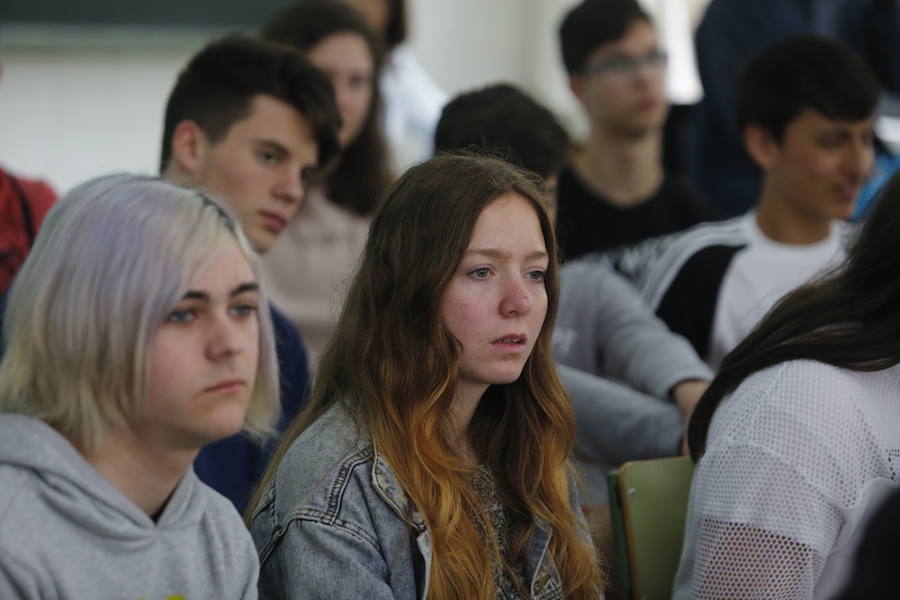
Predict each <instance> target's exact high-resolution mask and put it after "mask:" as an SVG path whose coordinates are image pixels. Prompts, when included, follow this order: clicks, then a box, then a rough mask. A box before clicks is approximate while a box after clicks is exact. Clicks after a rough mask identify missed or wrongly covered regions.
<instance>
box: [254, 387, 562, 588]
mask: <svg viewBox="0 0 900 600" xmlns="http://www.w3.org/2000/svg"><path fill="white" fill-rule="evenodd" d="M573 500H574V498H573ZM250 532H251V534H252V535H253V539H254V541H255V542H256V547H257V550H258V551H259V558H260V563H261V572H260V581H259V591H260V599H261V600H268V599H272V598H279V599H281V598H284V599H299V598H304V599H306V598H310V599H313V598H315V599H319V598H321V599H323V600H324V599H328V600H338V599H343V598H346V599H348V600H349V599H351V598H352V599H357V598H367V599H372V600H380V599H398V600H407V599H409V600H413V599H422V598H425V597H426V596H427V595H428V580H429V573H430V568H431V534H430V533H429V531H428V529H427V528H426V526H425V522H424V519H423V517H422V515H421V513H420V512H419V511H418V510H417V509H416V507H415V506H414V505H413V504H412V502H411V501H410V499H409V498H408V497H407V496H406V494H405V493H404V492H403V490H402V489H401V488H400V484H399V482H398V481H397V477H396V475H395V474H394V472H393V471H392V470H391V467H390V466H389V465H388V464H387V462H386V461H385V460H384V458H383V457H382V456H381V455H379V454H378V452H377V450H376V449H375V448H374V446H373V444H372V441H371V438H370V436H369V434H368V432H367V431H366V430H365V428H360V427H357V425H356V423H355V421H354V419H353V418H352V417H351V416H350V414H349V413H348V412H347V411H346V409H344V408H343V407H342V406H341V405H340V404H336V405H335V406H334V407H332V408H331V409H329V410H328V411H327V412H326V413H325V414H323V415H322V416H321V417H320V418H319V419H317V420H316V421H315V422H314V423H313V424H312V425H311V426H310V427H309V428H308V429H307V430H306V431H304V432H303V434H302V435H301V436H300V437H298V438H297V439H296V440H295V441H294V443H293V444H292V446H291V448H290V449H289V450H288V452H287V453H286V454H285V455H284V458H283V459H282V461H281V464H280V465H279V467H278V470H277V472H276V474H275V477H274V478H273V480H272V481H271V482H270V483H269V485H268V487H267V488H266V490H265V492H264V494H263V496H262V498H261V500H260V503H259V505H258V506H257V507H256V509H255V510H254V513H253V519H252V522H251V524H250ZM550 535H551V531H550V529H549V527H548V526H547V524H546V523H543V522H539V523H538V524H537V527H536V528H535V533H534V535H533V537H532V539H531V540H530V542H529V543H528V546H527V551H526V555H525V574H526V578H527V579H526V583H527V584H528V586H529V589H530V592H531V598H532V599H534V600H553V599H558V598H563V597H564V596H563V589H562V584H561V581H560V578H559V574H558V572H557V570H556V566H555V564H554V563H553V561H552V559H551V557H550V556H548V554H547V552H548V545H549V541H550Z"/></svg>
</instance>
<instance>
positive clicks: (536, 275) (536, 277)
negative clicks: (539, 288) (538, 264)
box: [525, 269, 547, 281]
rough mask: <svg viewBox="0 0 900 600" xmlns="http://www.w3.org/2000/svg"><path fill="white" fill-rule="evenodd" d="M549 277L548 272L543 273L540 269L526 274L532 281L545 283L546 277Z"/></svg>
mask: <svg viewBox="0 0 900 600" xmlns="http://www.w3.org/2000/svg"><path fill="white" fill-rule="evenodd" d="M546 275H547V273H546V272H544V271H541V270H540V269H535V270H534V271H529V272H528V273H526V275H525V276H526V277H528V279H530V280H532V281H544V277H545V276H546Z"/></svg>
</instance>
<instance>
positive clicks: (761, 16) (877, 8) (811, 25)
mask: <svg viewBox="0 0 900 600" xmlns="http://www.w3.org/2000/svg"><path fill="white" fill-rule="evenodd" d="M799 34H816V35H822V36H825V37H830V38H832V39H835V40H839V41H840V42H842V43H844V44H846V45H847V46H849V47H850V48H852V49H853V50H854V51H856V52H857V53H858V54H859V55H860V56H861V57H862V58H863V60H864V61H865V62H866V63H868V65H869V66H870V68H871V69H872V70H873V71H874V72H875V75H876V76H877V77H878V80H879V82H880V83H881V85H882V86H883V88H884V89H885V90H886V91H888V92H891V93H893V94H898V93H900V62H898V61H897V57H898V56H900V2H897V0H755V1H753V2H746V1H745V0H712V2H710V3H709V6H708V7H707V9H706V12H705V13H704V16H703V20H702V21H701V23H700V26H699V27H698V29H697V33H696V52H697V66H698V68H699V73H700V78H701V81H702V83H703V90H704V95H703V99H702V101H701V102H700V104H699V105H698V106H697V108H696V111H695V114H694V119H693V121H694V122H693V124H692V127H693V129H694V131H693V132H692V134H691V136H692V143H691V144H690V145H689V152H688V158H689V160H688V161H687V165H688V172H689V173H690V175H691V177H692V178H693V180H694V182H695V183H696V184H697V185H698V186H699V188H700V190H701V192H702V193H703V195H704V197H705V198H706V199H707V200H709V201H710V202H711V203H713V204H715V205H716V206H717V207H718V208H719V209H720V210H721V211H722V212H723V213H724V214H725V215H728V216H734V215H739V214H742V213H744V212H745V211H746V210H748V209H749V208H750V207H751V206H753V204H754V202H755V201H756V197H757V195H758V194H759V192H760V185H761V182H762V172H761V171H760V169H759V167H758V166H757V165H756V164H755V163H754V161H753V160H752V159H751V158H750V156H749V155H748V154H747V153H746V152H745V149H744V145H743V143H742V131H741V129H740V127H739V124H738V122H737V120H736V119H735V118H734V115H735V109H736V106H737V101H738V99H737V86H738V78H739V75H740V72H741V69H742V67H743V64H744V63H745V61H746V60H747V59H749V58H750V57H751V56H753V55H754V54H756V53H758V52H759V51H760V50H762V49H763V48H765V47H767V46H769V45H771V44H772V43H774V42H776V41H779V40H781V39H783V38H786V37H788V36H792V35H799ZM892 105H893V108H892V109H891V110H893V111H894V112H896V111H897V108H896V101H894V102H893V103H892ZM877 149H878V163H879V166H880V169H881V171H882V172H881V173H876V174H875V176H876V177H877V179H876V181H875V182H874V184H875V185H873V186H871V187H870V188H868V189H865V190H863V194H862V197H861V203H860V204H861V206H862V205H864V204H865V203H866V202H867V201H868V198H870V197H871V196H872V195H873V194H874V191H875V188H877V184H878V183H881V182H882V181H883V180H884V178H885V177H886V176H887V175H889V174H890V172H891V171H892V170H893V169H894V168H896V166H897V161H896V160H895V159H893V157H892V156H891V153H890V152H889V151H888V150H887V148H886V147H885V146H884V145H883V144H880V143H879V144H878V146H877ZM862 210H863V209H862V208H860V210H858V211H857V213H856V214H857V215H859V214H860V213H861V212H862Z"/></svg>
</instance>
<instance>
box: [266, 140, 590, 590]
mask: <svg viewBox="0 0 900 600" xmlns="http://www.w3.org/2000/svg"><path fill="white" fill-rule="evenodd" d="M535 184H536V181H534V180H533V179H532V178H531V177H530V176H528V175H526V174H525V173H524V172H521V171H519V170H517V169H516V168H515V167H513V166H511V165H509V164H507V163H504V162H503V161H500V160H497V159H493V158H486V157H469V156H454V155H444V156H440V157H437V158H433V159H431V160H429V161H426V162H424V163H422V164H420V165H417V166H415V167H413V168H411V169H410V170H409V171H407V172H406V174H405V175H403V177H401V178H400V180H399V181H398V182H397V183H396V184H395V185H394V186H393V187H392V188H391V191H390V192H389V193H388V194H387V195H386V197H385V199H384V200H383V202H382V204H381V206H380V208H379V210H378V213H377V214H376V215H375V219H374V221H373V222H372V227H371V229H370V232H369V238H368V241H367V243H366V249H365V253H364V254H363V259H362V264H361V265H360V268H359V270H358V271H357V274H356V276H355V277H354V279H353V283H352V284H351V286H350V291H349V294H348V296H347V301H346V302H345V304H344V307H343V310H342V312H341V317H340V319H339V322H338V326H337V329H336V332H335V335H334V337H333V338H332V340H331V342H330V344H329V346H328V347H327V349H326V351H325V353H324V355H323V356H322V360H321V362H320V364H319V369H318V374H317V377H316V383H315V386H314V388H313V393H312V398H311V400H310V403H309V405H308V406H307V408H306V409H304V411H303V412H302V413H301V414H300V415H299V416H298V417H297V419H296V420H295V421H294V423H293V424H292V425H291V427H290V429H289V430H288V431H287V432H286V433H285V435H284V437H283V438H282V441H281V444H280V445H279V448H278V450H277V451H276V453H275V456H274V458H273V460H272V462H271V463H270V466H269V468H268V470H267V472H266V474H265V475H264V476H263V480H262V483H261V484H260V487H259V488H258V490H257V492H256V494H255V498H254V501H253V502H251V504H250V507H251V511H252V509H253V506H254V505H255V504H256V502H258V501H259V498H260V497H261V494H262V490H263V489H265V486H266V485H268V483H269V482H270V481H271V480H272V478H273V477H274V473H275V472H276V471H277V469H278V463H279V462H280V460H281V458H282V457H283V456H284V454H285V452H286V451H287V449H288V448H289V447H290V446H291V444H292V442H293V441H294V440H295V439H296V438H297V437H298V436H299V435H300V434H301V433H302V432H303V431H304V430H305V429H306V428H307V427H309V425H310V424H312V423H313V422H314V421H315V420H316V419H317V418H318V417H320V416H321V415H322V414H324V412H325V411H326V410H328V408H329V407H331V406H332V405H334V404H335V403H338V402H340V403H341V404H342V405H344V406H345V407H346V408H347V409H348V410H349V411H350V412H351V414H353V415H354V416H355V417H356V418H357V419H358V421H359V422H360V423H361V424H362V427H365V428H366V429H367V430H369V431H370V432H371V436H372V440H373V442H374V444H375V446H376V447H377V448H378V451H379V453H380V454H381V455H382V456H384V458H385V460H386V461H387V462H388V464H390V465H391V467H392V469H393V470H394V472H395V473H396V475H397V478H398V479H399V481H400V484H401V486H402V487H403V491H404V492H405V493H406V494H407V495H408V496H409V497H410V499H411V500H412V501H413V503H414V504H415V505H416V506H417V507H418V508H419V509H420V510H421V511H422V513H423V515H424V518H425V521H426V523H427V525H428V529H429V531H431V535H432V544H433V549H434V551H433V558H432V569H431V579H430V590H431V591H430V593H429V597H434V598H491V597H492V594H493V591H492V590H493V581H492V579H491V576H490V568H489V559H488V557H489V555H490V552H491V551H492V550H491V548H489V547H486V545H485V544H484V542H483V540H482V539H481V538H480V537H479V535H478V533H477V531H476V529H475V526H474V524H473V523H472V521H471V519H470V518H469V517H468V516H467V515H468V514H472V511H473V510H476V509H475V507H477V506H479V501H478V500H477V497H476V495H475V493H474V490H473V489H472V488H471V485H470V484H469V483H467V474H468V471H467V469H468V467H466V466H465V465H464V464H462V461H460V459H459V456H458V455H457V454H456V452H455V450H454V449H453V445H452V443H451V442H450V441H449V440H448V439H447V437H446V432H445V429H444V428H445V426H446V422H447V418H448V414H449V411H450V408H451V405H452V402H453V398H454V393H455V390H456V381H457V376H458V368H459V356H460V350H461V348H460V345H459V342H458V341H457V340H456V339H455V338H454V337H453V335H452V334H451V333H450V331H449V330H448V329H447V327H446V326H445V325H444V323H443V320H442V319H441V316H440V305H441V299H442V298H443V295H444V291H445V290H446V288H447V286H448V284H449V282H450V280H451V278H452V276H453V274H454V273H455V272H456V270H457V268H458V265H459V261H460V260H461V259H462V256H463V254H464V253H465V250H466V248H467V246H468V244H469V241H470V239H471V237H472V231H473V229H474V228H475V223H476V221H477V220H478V217H479V215H480V214H481V212H482V211H483V210H484V208H485V207H486V206H487V205H488V204H490V203H491V202H493V201H494V200H495V199H497V198H498V197H500V196H502V195H504V194H509V193H514V194H518V195H519V196H521V197H523V198H525V199H526V200H528V201H529V202H530V203H531V205H532V206H533V207H534V209H535V213H536V214H537V216H538V219H539V222H540V226H541V232H542V235H543V238H544V242H545V244H546V247H547V253H548V254H549V263H548V264H549V266H548V269H547V273H546V278H545V286H546V289H547V316H546V319H545V321H544V324H543V327H542V329H541V332H540V334H539V335H538V339H537V341H536V343H535V346H534V349H533V351H532V353H531V356H530V357H529V358H528V360H527V361H526V363H525V366H524V368H523V370H522V374H521V376H520V377H519V378H518V379H517V380H516V381H514V382H512V383H509V384H505V385H493V386H491V387H490V388H489V389H488V391H487V392H486V393H485V397H484V398H483V399H482V401H481V402H480V403H479V406H478V408H477V409H476V412H475V414H474V415H473V417H472V422H471V424H470V429H469V437H470V440H471V443H472V446H473V448H474V449H475V451H476V452H477V453H478V455H479V458H480V459H481V460H482V461H483V462H484V463H485V464H486V465H487V466H488V467H489V468H490V469H491V471H492V472H493V473H495V474H496V476H497V478H498V481H499V482H500V484H501V486H500V487H501V489H502V493H503V495H504V499H505V501H506V503H507V505H508V506H509V507H510V509H511V510H512V511H514V514H516V515H517V517H522V518H521V519H516V522H517V523H522V525H521V527H516V528H515V529H514V530H513V531H511V534H510V544H509V546H510V553H511V555H512V556H513V557H514V558H516V559H521V558H524V552H525V547H526V542H527V540H528V539H529V537H530V535H531V532H532V531H533V529H534V527H535V526H536V522H537V521H538V520H543V521H545V522H546V523H548V524H549V526H550V527H551V528H552V530H553V535H552V537H551V538H550V543H549V549H548V552H549V553H550V556H552V558H553V561H554V563H555V564H556V567H557V569H558V570H559V572H560V575H561V577H562V579H563V581H564V584H565V592H566V594H567V597H569V598H573V599H577V598H593V597H596V586H597V585H598V584H599V572H598V571H597V567H596V563H595V561H594V559H593V557H592V552H591V550H590V547H589V544H588V542H586V541H585V538H584V537H583V535H582V534H583V533H584V532H583V530H582V529H581V528H580V526H579V525H578V522H577V519H576V517H575V515H574V513H573V511H572V507H571V505H570V502H569V491H570V490H569V479H568V475H569V462H568V460H569V455H570V453H571V450H572V445H573V443H574V434H575V423H574V417H573V415H572V408H571V405H570V403H569V401H568V397H567V396H566V393H565V390H564V388H563V387H562V384H561V383H560V381H559V379H558V377H557V375H556V369H555V368H554V365H553V358H552V351H551V345H550V336H551V332H552V330H553V321H554V317H555V314H556V308H557V304H558V298H559V273H558V264H557V260H556V241H555V237H554V233H553V226H552V224H551V222H550V218H549V216H548V214H547V212H546V210H545V209H544V207H543V203H542V202H543V201H542V196H541V193H540V192H539V191H538V189H537V187H536V185H535ZM513 562H515V561H513Z"/></svg>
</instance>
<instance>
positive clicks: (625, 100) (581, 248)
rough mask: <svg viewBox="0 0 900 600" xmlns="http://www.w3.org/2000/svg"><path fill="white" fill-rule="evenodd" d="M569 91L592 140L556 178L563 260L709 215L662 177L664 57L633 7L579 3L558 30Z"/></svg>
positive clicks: (677, 181)
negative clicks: (582, 113)
mask: <svg viewBox="0 0 900 600" xmlns="http://www.w3.org/2000/svg"><path fill="white" fill-rule="evenodd" d="M559 40H560V46H561V50H562V57H563V63H564V64H565V67H566V71H567V72H568V73H569V86H570V88H571V89H572V92H573V93H574V94H575V96H576V97H577V98H578V100H579V102H580V103H581V104H582V106H584V109H585V111H586V113H587V116H588V119H589V121H590V135H589V138H588V139H587V141H586V142H585V144H584V146H583V148H581V149H580V150H579V151H578V152H576V153H575V154H574V155H573V156H572V159H571V161H570V163H569V165H568V166H567V167H566V168H565V169H564V170H563V171H562V173H561V175H560V179H559V226H558V231H559V243H560V248H561V250H562V255H563V259H564V260H569V259H572V258H576V257H578V256H581V255H583V254H587V253H589V252H593V251H600V250H605V249H607V248H613V247H616V246H620V245H623V244H631V243H635V242H637V241H640V240H642V239H644V238H647V237H652V236H657V235H662V234H665V233H670V232H673V231H679V230H681V229H685V228H687V227H690V226H691V225H694V224H696V223H698V222H701V221H705V220H709V219H711V218H714V217H715V216H716V214H715V212H714V211H712V210H711V209H710V208H709V207H708V206H707V205H706V204H704V203H702V202H700V201H699V200H698V198H697V197H696V195H695V193H694V190H693V187H692V186H691V185H689V183H688V182H687V180H685V179H684V178H681V177H679V176H676V175H673V174H669V173H665V172H664V170H663V165H662V157H661V155H662V132H663V125H664V123H665V119H666V114H667V112H668V104H667V102H666V98H665V95H664V89H663V83H664V76H665V69H666V54H665V52H663V51H662V50H661V49H660V48H659V44H658V41H657V37H656V31H655V29H654V27H653V24H652V22H651V21H650V17H649V16H648V15H647V13H645V12H644V10H643V9H642V8H641V7H640V5H639V4H638V3H637V2H636V1H635V0H584V1H583V2H582V3H581V4H579V5H578V6H576V7H575V8H574V9H573V10H572V11H571V12H569V14H568V15H566V17H565V19H564V20H563V22H562V25H561V26H560V28H559Z"/></svg>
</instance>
